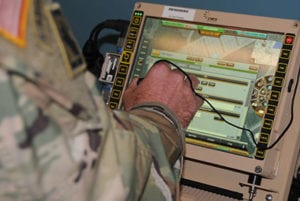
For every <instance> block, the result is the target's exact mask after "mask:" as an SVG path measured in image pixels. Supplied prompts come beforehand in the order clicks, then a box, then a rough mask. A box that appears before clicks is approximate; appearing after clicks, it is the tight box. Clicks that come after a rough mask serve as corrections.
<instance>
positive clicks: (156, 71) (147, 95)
mask: <svg viewBox="0 0 300 201" xmlns="http://www.w3.org/2000/svg"><path fill="white" fill-rule="evenodd" d="M189 77H190V78H191V80H192V85H193V87H196V86H197V85H198V84H199V81H198V79H197V78H196V76H193V75H190V76H189ZM147 102H157V103H160V104H163V105H165V106H166V107H168V108H169V109H170V110H171V111H173V112H174V113H175V114H176V115H177V118H178V119H179V121H180V123H181V124H182V125H183V127H184V128H186V127H187V126H188V124H189V123H190V121H191V120H192V118H193V117H194V115H195V113H196V111H197V110H198V109H199V107H200V106H201V105H202V104H203V100H202V99H201V98H199V97H197V96H195V94H194V93H193V92H192V90H191V87H190V83H189V81H188V79H185V75H184V74H183V73H181V72H180V71H179V70H177V69H175V70H172V69H171V68H170V66H169V64H168V63H165V62H159V63H157V64H156V65H154V66H153V67H152V68H151V69H150V70H149V72H148V74H147V75H146V77H145V78H144V79H143V81H142V82H140V83H139V84H138V78H134V79H133V80H132V81H131V83H130V84H129V86H128V88H127V89H126V91H125V92H124V96H123V103H124V107H125V110H126V111H128V110H130V109H131V108H132V107H133V106H135V105H137V104H141V103H147Z"/></svg>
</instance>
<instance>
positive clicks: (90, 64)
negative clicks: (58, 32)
mask: <svg viewBox="0 0 300 201" xmlns="http://www.w3.org/2000/svg"><path fill="white" fill-rule="evenodd" d="M128 26H129V21H128V20H121V19H117V20H114V19H110V20H105V21H103V22H101V23H99V24H97V25H96V26H95V27H94V28H93V30H92V31H91V33H90V35H89V38H88V40H87V41H86V42H85V44H84V46H83V49H82V53H83V55H84V58H85V61H86V63H87V69H88V70H89V71H90V72H92V73H93V74H94V75H95V76H96V77H97V78H99V76H100V74H101V67H102V64H103V62H104V56H103V55H102V54H101V52H100V51H99V48H100V44H102V43H99V34H100V32H101V31H102V30H104V29H112V30H115V31H118V32H120V33H119V38H124V37H125V35H126V33H127V28H128ZM118 45H119V44H118Z"/></svg>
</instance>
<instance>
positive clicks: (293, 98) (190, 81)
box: [153, 59, 300, 151]
mask: <svg viewBox="0 0 300 201" xmlns="http://www.w3.org/2000/svg"><path fill="white" fill-rule="evenodd" d="M160 62H165V63H168V64H171V65H172V66H174V67H175V68H176V69H178V70H179V71H180V72H181V73H183V74H184V75H185V76H186V78H187V79H188V81H189V83H190V87H191V90H192V91H193V93H194V94H195V95H196V96H197V97H199V98H201V99H202V100H203V101H205V102H206V103H207V104H208V105H209V106H210V107H211V109H212V110H213V111H214V112H215V113H217V115H218V116H219V117H220V119H221V120H223V121H224V122H225V123H227V124H228V125H230V126H233V127H235V128H237V129H240V130H243V131H246V132H249V133H250V136H251V139H252V141H253V143H254V144H255V146H256V148H257V149H258V150H260V151H265V150H269V149H272V148H273V147H274V146H275V145H276V144H278V143H279V141H280V140H281V139H282V138H283V137H284V136H285V135H286V132H287V131H288V129H289V128H290V126H291V125H292V122H293V119H294V102H295V97H296V92H297V88H298V83H299V77H300V68H299V70H298V75H297V81H296V85H295V90H294V94H293V97H292V104H291V119H290V121H289V123H288V124H287V126H286V127H285V129H284V130H283V131H282V133H281V135H280V136H279V137H278V138H277V139H276V140H275V141H274V142H273V143H272V144H271V145H270V146H268V147H261V146H260V145H259V144H258V143H257V142H256V140H255V136H254V133H253V132H252V131H251V130H250V129H248V128H244V127H240V126H238V125H235V124H233V123H231V122H229V121H227V120H226V119H225V118H224V117H223V115H222V114H221V113H220V112H219V111H218V110H217V109H216V108H215V107H214V106H213V105H212V104H211V103H210V102H209V101H208V100H207V99H206V98H205V97H203V96H202V95H201V94H198V93H197V92H196V91H195V89H194V88H193V84H192V80H191V78H190V77H189V75H188V74H187V73H186V72H185V71H184V70H182V69H181V68H180V67H179V66H178V65H177V64H175V63H173V62H171V61H169V60H165V59H161V60H158V61H156V62H155V63H154V64H153V65H155V64H157V63H160Z"/></svg>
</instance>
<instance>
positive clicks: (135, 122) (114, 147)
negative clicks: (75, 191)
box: [94, 103, 183, 200]
mask: <svg viewBox="0 0 300 201" xmlns="http://www.w3.org/2000/svg"><path fill="white" fill-rule="evenodd" d="M112 117H113V119H114V121H113V122H114V126H113V128H111V129H110V131H109V132H111V133H109V134H108V135H107V142H106V143H105V144H104V146H105V147H104V148H103V153H102V154H103V155H102V156H101V159H100V164H99V166H100V169H99V170H100V173H99V174H98V175H97V179H96V182H97V184H96V186H97V187H96V189H97V191H95V193H96V196H95V197H100V198H101V199H100V200H149V198H151V200H177V199H178V194H177V193H178V184H179V179H180V165H181V163H180V162H181V156H182V155H181V154H182V151H183V132H182V129H181V127H180V125H179V124H178V123H177V122H178V121H177V120H176V118H174V116H173V115H172V113H171V112H170V111H168V109H166V108H165V107H163V106H161V105H158V104H154V103H149V104H144V105H139V106H137V107H135V108H134V109H133V110H132V111H131V112H130V113H129V114H128V113H125V112H122V111H114V112H113V113H112ZM176 130H177V131H176ZM101 161H102V162H101ZM108 161H109V162H110V163H111V164H109V165H107V164H106V163H107V162H108ZM102 165H103V167H101V166H102ZM103 181H104V182H103ZM111 188H113V189H116V190H114V191H111V190H109V189H111ZM94 190H95V189H94ZM116 192H124V194H123V195H122V194H118V193H116ZM116 196H117V197H116Z"/></svg>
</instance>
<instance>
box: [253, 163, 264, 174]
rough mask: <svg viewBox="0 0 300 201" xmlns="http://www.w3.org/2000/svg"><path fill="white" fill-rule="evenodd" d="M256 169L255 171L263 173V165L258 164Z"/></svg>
mask: <svg viewBox="0 0 300 201" xmlns="http://www.w3.org/2000/svg"><path fill="white" fill-rule="evenodd" d="M254 171H255V173H261V172H262V167H261V166H259V165H258V166H256V167H255V170H254Z"/></svg>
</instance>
